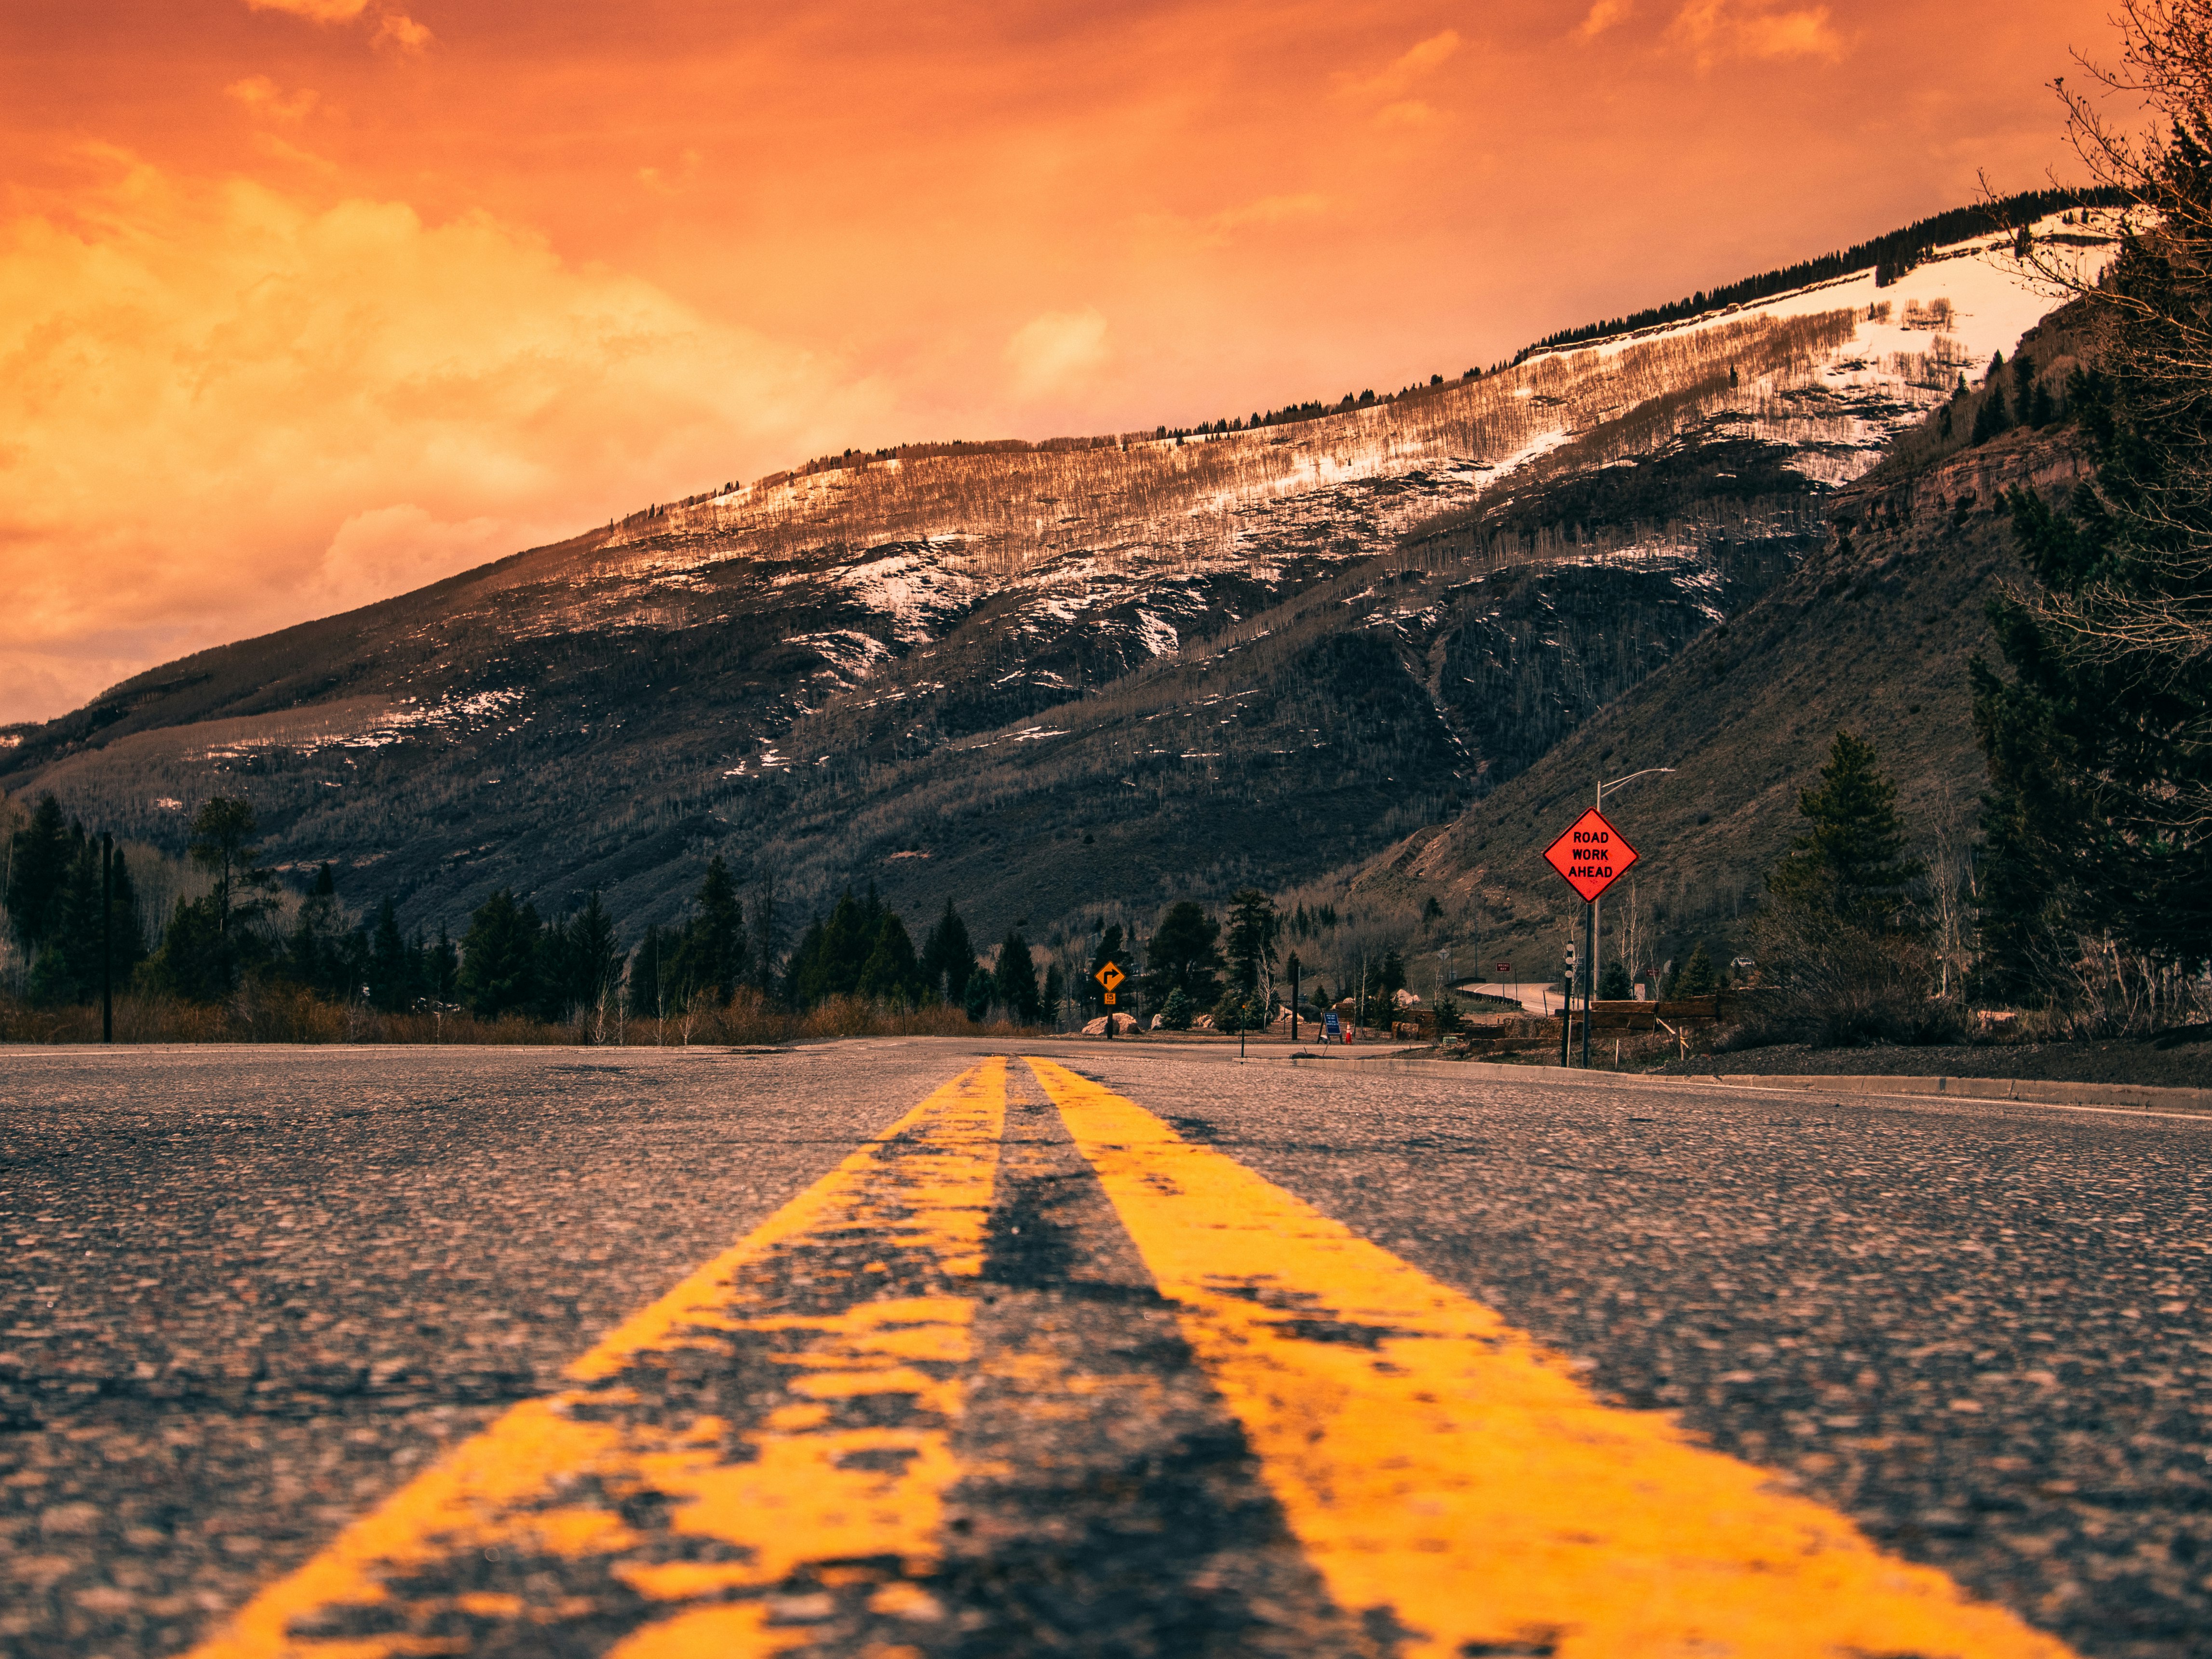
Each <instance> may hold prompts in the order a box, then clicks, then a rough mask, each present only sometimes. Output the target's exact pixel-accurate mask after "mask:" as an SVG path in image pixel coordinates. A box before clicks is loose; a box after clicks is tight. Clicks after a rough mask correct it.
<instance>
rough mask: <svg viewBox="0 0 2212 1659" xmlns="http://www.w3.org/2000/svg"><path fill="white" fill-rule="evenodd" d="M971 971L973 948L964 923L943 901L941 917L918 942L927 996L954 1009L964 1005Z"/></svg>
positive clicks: (948, 900)
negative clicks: (940, 1000)
mask: <svg viewBox="0 0 2212 1659" xmlns="http://www.w3.org/2000/svg"><path fill="white" fill-rule="evenodd" d="M974 974H975V945H974V944H973V943H972V942H971V941H970V940H969V937H968V924H967V923H965V922H963V921H961V920H960V913H959V912H958V911H957V910H955V909H954V908H952V901H951V899H949V898H948V899H946V900H945V914H944V915H941V916H939V918H938V919H937V925H936V926H935V927H933V928H931V929H930V930H929V937H928V938H927V939H925V940H924V941H923V942H922V947H921V977H922V981H923V982H924V983H925V984H926V985H927V987H929V989H930V991H931V993H932V994H934V995H936V996H938V997H939V998H942V999H943V1000H945V1002H946V1003H948V1004H950V1005H951V1006H953V1007H955V1008H961V1007H965V1006H967V1004H968V981H969V979H970V978H971V977H972V976H973V975H974Z"/></svg>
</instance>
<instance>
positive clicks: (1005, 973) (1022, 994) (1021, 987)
mask: <svg viewBox="0 0 2212 1659" xmlns="http://www.w3.org/2000/svg"><path fill="white" fill-rule="evenodd" d="M991 990H992V1000H994V1001H995V1002H996V1003H997V1004H998V1005H999V1006H1000V1007H1001V1008H1003V1009H1005V1010H1006V1013H1007V1015H1008V1017H1009V1018H1012V1020H1013V1021H1014V1023H1015V1024H1018V1025H1034V1024H1036V1018H1037V982H1036V963H1034V962H1032V961H1031V960H1030V942H1029V941H1028V940H1027V939H1024V938H1023V937H1022V933H1021V930H1020V929H1019V928H1018V927H1017V928H1010V929H1008V930H1007V933H1006V940H1005V942H1004V943H1003V944H1001V945H1000V946H999V965H998V967H997V968H996V969H994V970H993V973H992V975H991Z"/></svg>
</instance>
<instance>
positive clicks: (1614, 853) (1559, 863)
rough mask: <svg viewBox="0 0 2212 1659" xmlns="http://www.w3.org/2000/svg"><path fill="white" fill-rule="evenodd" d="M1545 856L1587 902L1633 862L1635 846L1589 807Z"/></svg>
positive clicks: (1549, 848) (1552, 845) (1599, 812)
mask: <svg viewBox="0 0 2212 1659" xmlns="http://www.w3.org/2000/svg"><path fill="white" fill-rule="evenodd" d="M1544 858H1545V860H1546V861H1547V863H1549V864H1550V865H1551V866H1552V868H1553V869H1554V870H1556V871H1558V872H1559V873H1560V874H1561V875H1563V876H1565V878H1567V884H1568V885H1569V886H1570V887H1571V888H1573V889H1574V890H1575V891H1577V893H1580V894H1581V895H1582V896H1583V903H1585V904H1587V903H1589V901H1590V900H1592V899H1594V898H1595V897H1596V896H1598V895H1599V894H1600V893H1602V892H1603V891H1605V890H1606V889H1607V888H1608V887H1610V886H1612V885H1613V883H1614V881H1616V880H1617V879H1618V878H1620V875H1621V873H1622V872H1624V871H1626V869H1627V868H1628V866H1630V865H1632V864H1633V863H1635V862H1636V849H1635V848H1633V847H1631V846H1630V845H1629V844H1628V843H1627V842H1625V841H1623V840H1622V839H1621V838H1620V830H1618V829H1614V828H1613V826H1612V825H1611V824H1610V823H1607V822H1606V821H1605V814H1604V813H1602V812H1601V811H1598V810H1597V809H1596V808H1595V807H1592V808H1591V809H1590V810H1589V811H1587V812H1585V813H1583V815H1582V817H1578V818H1577V819H1576V820H1575V827H1574V828H1573V829H1570V830H1568V831H1567V833H1566V834H1565V835H1564V836H1560V837H1559V840H1557V841H1555V842H1553V843H1552V844H1551V846H1550V847H1548V848H1546V849H1545V852H1544Z"/></svg>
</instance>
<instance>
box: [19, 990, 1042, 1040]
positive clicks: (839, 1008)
mask: <svg viewBox="0 0 2212 1659" xmlns="http://www.w3.org/2000/svg"><path fill="white" fill-rule="evenodd" d="M1027 1029H1029V1028H1025V1027H1022V1026H1017V1025H1013V1024H1008V1023H1007V1022H1006V1021H1004V1020H995V1021H993V1022H991V1023H989V1024H981V1025H979V1024H975V1022H974V1021H972V1020H970V1019H969V1018H968V1017H967V1015H966V1014H964V1013H963V1012H961V1011H960V1010H958V1009H957V1008H945V1007H934V1008H916V1009H899V1008H890V1007H886V1006H884V1005H882V1004H879V1003H871V1002H867V1001H864V1000H860V999H859V998H856V997H839V998H835V999H833V1000H830V1001H829V1002H826V1003H824V1004H823V1005H822V1006H820V1007H818V1008H812V1009H809V1010H808V1011H807V1012H805V1013H801V1014H795V1013H793V1012H789V1011H788V1010H787V1009H783V1008H779V1007H776V1006H774V1005H773V1004H770V1003H769V1002H767V1001H766V1000H763V998H762V997H761V996H760V994H758V993H757V992H751V991H748V992H744V993H741V994H739V996H738V999H737V1000H736V1001H734V1002H732V1004H731V1005H730V1006H728V1007H727V1008H714V1009H708V1010H702V1011H701V1012H697V1013H695V1014H692V1015H690V1016H688V1017H684V1018H670V1019H665V1020H653V1019H626V1018H622V1017H621V1016H620V1015H619V1014H617V1012H615V1011H613V1010H611V1009H610V1010H608V1011H607V1012H606V1013H605V1016H604V1017H603V1016H602V1015H601V1014H600V1013H599V1012H597V1011H593V1012H590V1013H587V1014H586V1015H583V1016H581V1017H580V1018H575V1019H572V1020H567V1021H559V1022H550V1023H549V1022H547V1021H544V1020H534V1019H526V1018H522V1017H521V1016H520V1015H513V1014H511V1015H508V1016H507V1017H506V1018H502V1019H497V1020H487V1019H479V1018H477V1017H476V1016H475V1015H474V1014H471V1013H467V1012H443V1011H433V1012H420V1013H404V1014H391V1013H384V1012H380V1011H378V1010H376V1009H374V1008H369V1007H367V1006H362V1005H360V1004H338V1003H333V1002H330V1001H327V1000H324V999H323V998H320V997H318V996H316V995H314V994H313V993H312V992H308V991H303V990H300V989H297V988H295V987H271V986H264V985H249V986H246V987H241V988H240V990H239V991H237V992H235V993H234V994H232V995H231V996H230V997H229V998H228V999H227V1000H225V1001H223V1002H222V1003H218V1004H210V1003H200V1002H185V1001H183V1000H179V999H178V998H175V997H167V996H126V997H119V998H118V999H117V1000H116V1003H115V1040H116V1041H117V1042H289V1043H332V1042H384V1043H410V1044H438V1043H442V1044H450V1045H453V1046H457V1047H472V1046H476V1047H481V1046H492V1045H505V1046H508V1047H522V1046H540V1047H577V1046H588V1047H610V1048H678V1047H684V1046H696V1045H707V1046H716V1045H723V1044H732V1043H739V1044H750V1043H761V1042H806V1041H819V1040H822V1039H824V1038H830V1037H854V1036H1018V1035H1020V1034H1021V1033H1022V1032H1023V1031H1024V1030H1027ZM99 1041H100V1010H99V1009H98V1008H97V1007H79V1008H33V1007H31V1006H28V1005H27V1004H25V1003H23V1002H21V1001H19V1000H15V999H14V998H12V997H0V1042H29V1043H61V1042H99Z"/></svg>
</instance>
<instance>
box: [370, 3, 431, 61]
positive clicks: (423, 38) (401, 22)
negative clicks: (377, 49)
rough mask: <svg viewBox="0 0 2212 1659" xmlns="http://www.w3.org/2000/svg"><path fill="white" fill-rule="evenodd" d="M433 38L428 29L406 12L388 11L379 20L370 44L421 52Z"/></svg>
mask: <svg viewBox="0 0 2212 1659" xmlns="http://www.w3.org/2000/svg"><path fill="white" fill-rule="evenodd" d="M432 38H433V37H432V35H431V33H430V31H429V30H428V29H427V28H425V27H422V24H420V23H418V22H416V21H415V20H414V19H413V18H411V17H410V16H409V15H407V14H406V13H405V12H401V11H387V12H386V13H385V14H384V15H383V17H382V18H381V19H380V20H379V21H378V23H377V26H376V33H374V35H372V36H371V37H370V44H371V45H374V46H390V47H392V49H393V50H395V51H398V52H420V51H422V48H423V47H425V46H428V45H429V44H430V41H431V40H432Z"/></svg>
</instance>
